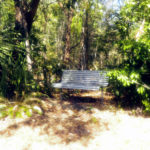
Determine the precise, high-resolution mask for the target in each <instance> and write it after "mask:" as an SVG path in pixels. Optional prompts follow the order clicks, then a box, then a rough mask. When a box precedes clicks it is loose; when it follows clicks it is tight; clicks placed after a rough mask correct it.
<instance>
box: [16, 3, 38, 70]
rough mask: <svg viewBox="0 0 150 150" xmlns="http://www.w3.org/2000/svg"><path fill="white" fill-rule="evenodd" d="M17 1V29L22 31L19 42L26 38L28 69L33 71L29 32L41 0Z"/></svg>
mask: <svg viewBox="0 0 150 150" xmlns="http://www.w3.org/2000/svg"><path fill="white" fill-rule="evenodd" d="M14 2H15V10H16V16H15V19H16V21H15V30H16V31H17V32H19V33H21V37H20V39H19V40H18V41H19V42H21V41H23V40H25V45H26V60H27V65H28V71H30V72H31V71H32V60H31V57H30V51H31V49H30V41H29V34H30V31H31V27H32V23H33V19H34V16H35V14H36V11H37V8H38V5H39V2H40V0H32V1H31V2H30V3H29V4H28V3H27V2H26V0H21V1H20V0H14ZM14 55H15V57H16V58H15V59H17V57H18V56H17V55H18V54H17V52H14Z"/></svg>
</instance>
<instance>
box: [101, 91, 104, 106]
mask: <svg viewBox="0 0 150 150" xmlns="http://www.w3.org/2000/svg"><path fill="white" fill-rule="evenodd" d="M103 102H104V97H103V88H101V103H102V104H103Z"/></svg>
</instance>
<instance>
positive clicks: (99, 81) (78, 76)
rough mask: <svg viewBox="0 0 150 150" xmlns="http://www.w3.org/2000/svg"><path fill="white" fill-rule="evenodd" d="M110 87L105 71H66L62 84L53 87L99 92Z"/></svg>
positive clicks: (54, 84)
mask: <svg viewBox="0 0 150 150" xmlns="http://www.w3.org/2000/svg"><path fill="white" fill-rule="evenodd" d="M106 86H108V77H107V76H106V72H105V71H89V70H83V71H81V70H64V71H63V75H62V80H61V82H60V83H53V84H52V87H55V88H62V89H82V90H99V88H100V87H106Z"/></svg>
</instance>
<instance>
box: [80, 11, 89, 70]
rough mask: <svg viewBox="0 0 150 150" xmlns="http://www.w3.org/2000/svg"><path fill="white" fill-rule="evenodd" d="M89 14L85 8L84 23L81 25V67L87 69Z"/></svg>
mask: <svg viewBox="0 0 150 150" xmlns="http://www.w3.org/2000/svg"><path fill="white" fill-rule="evenodd" d="M88 21H89V14H88V10H86V16H85V23H84V27H83V42H82V58H81V63H82V64H81V69H82V70H85V69H88V63H89V56H88V55H89V26H88Z"/></svg>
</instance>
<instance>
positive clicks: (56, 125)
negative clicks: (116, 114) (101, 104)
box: [0, 97, 107, 145]
mask: <svg viewBox="0 0 150 150" xmlns="http://www.w3.org/2000/svg"><path fill="white" fill-rule="evenodd" d="M82 100H83V103H95V101H97V100H95V99H94V98H93V99H92V98H91V99H89V98H84V97H82V98H81V99H80V97H72V98H71V100H70V101H66V100H64V101H61V100H58V99H57V100H56V99H47V100H44V103H45V105H44V106H43V108H42V109H43V110H44V114H43V115H38V114H35V115H33V116H32V117H30V118H27V119H25V120H23V121H21V122H19V123H14V124H11V125H10V126H8V127H7V128H6V129H4V130H2V131H0V135H1V136H7V137H8V136H13V135H15V132H16V131H17V130H18V129H20V128H23V127H25V126H28V127H31V128H32V129H34V128H40V132H39V136H40V135H48V136H49V137H54V138H55V139H56V137H57V138H58V140H56V141H57V143H66V144H68V143H70V142H75V141H82V140H83V141H85V142H84V143H83V144H85V145H86V144H87V141H88V140H90V139H92V138H93V129H94V128H97V131H98V130H102V128H103V130H107V129H106V128H107V127H106V128H105V124H103V123H101V120H100V119H99V120H96V118H93V116H92V111H91V109H90V108H89V107H87V106H86V105H85V106H83V105H80V102H81V101H82ZM49 142H51V140H49Z"/></svg>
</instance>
